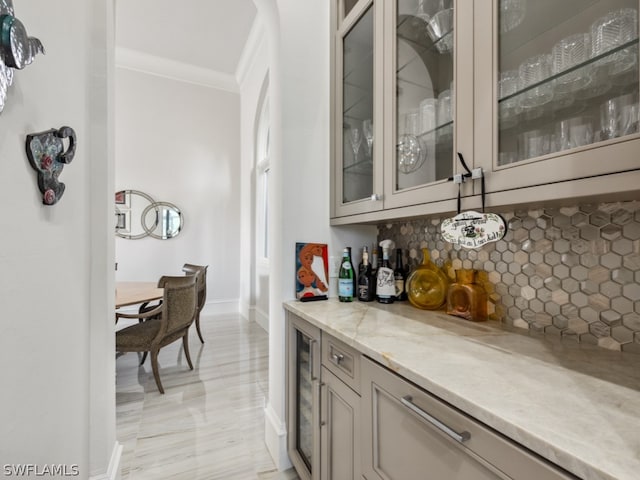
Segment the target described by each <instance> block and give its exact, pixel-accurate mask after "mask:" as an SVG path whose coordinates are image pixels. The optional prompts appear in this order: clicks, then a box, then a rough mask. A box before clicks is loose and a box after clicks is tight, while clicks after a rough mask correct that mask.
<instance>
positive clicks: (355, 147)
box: [342, 7, 374, 203]
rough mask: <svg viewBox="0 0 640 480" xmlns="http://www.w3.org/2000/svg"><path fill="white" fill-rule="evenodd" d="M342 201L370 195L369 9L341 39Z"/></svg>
mask: <svg viewBox="0 0 640 480" xmlns="http://www.w3.org/2000/svg"><path fill="white" fill-rule="evenodd" d="M342 71H343V78H342V88H343V94H342V95H343V98H342V106H343V112H342V118H343V120H342V127H343V128H342V133H343V134H342V139H343V141H342V162H343V164H342V201H343V202H344V203H348V202H353V201H355V200H361V199H364V198H369V197H370V196H371V194H372V193H373V161H372V159H373V148H374V146H373V123H372V119H373V8H372V7H369V9H368V10H367V11H366V12H365V13H364V14H363V15H362V17H360V19H359V20H358V22H357V23H356V24H355V25H354V26H353V28H352V29H351V30H350V31H349V33H347V34H346V35H345V37H344V39H343V70H342Z"/></svg>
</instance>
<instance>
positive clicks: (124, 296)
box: [116, 282, 164, 308]
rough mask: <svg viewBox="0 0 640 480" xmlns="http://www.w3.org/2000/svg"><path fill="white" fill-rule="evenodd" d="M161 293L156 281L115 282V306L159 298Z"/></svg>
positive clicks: (162, 291) (162, 292)
mask: <svg viewBox="0 0 640 480" xmlns="http://www.w3.org/2000/svg"><path fill="white" fill-rule="evenodd" d="M163 294H164V289H163V288H158V283H157V282H116V308H120V307H127V306H130V305H138V304H142V303H146V302H152V301H154V300H160V299H162V296H163Z"/></svg>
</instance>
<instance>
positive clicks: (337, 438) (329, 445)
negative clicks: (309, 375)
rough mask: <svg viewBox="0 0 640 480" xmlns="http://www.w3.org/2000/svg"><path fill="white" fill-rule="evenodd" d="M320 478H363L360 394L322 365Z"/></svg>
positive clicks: (354, 479)
mask: <svg viewBox="0 0 640 480" xmlns="http://www.w3.org/2000/svg"><path fill="white" fill-rule="evenodd" d="M321 382H322V390H321V400H320V425H321V427H320V478H321V479H322V480H361V478H362V476H361V475H362V474H361V467H360V465H361V461H360V396H359V395H358V394H357V393H356V392H354V391H353V390H351V388H349V387H348V386H347V385H346V384H345V383H344V382H342V380H340V379H339V378H338V377H336V376H335V375H334V374H333V373H331V372H330V371H329V370H327V369H326V368H325V367H324V366H323V367H322V374H321Z"/></svg>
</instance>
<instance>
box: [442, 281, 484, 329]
mask: <svg viewBox="0 0 640 480" xmlns="http://www.w3.org/2000/svg"><path fill="white" fill-rule="evenodd" d="M477 274H478V271H477V270H467V269H463V270H456V281H455V283H452V284H451V285H450V286H449V290H448V292H447V313H448V314H449V315H455V316H456V317H462V318H465V319H467V320H472V321H474V322H483V321H485V320H486V319H487V293H486V292H485V291H484V288H482V285H480V284H478V283H476V276H477Z"/></svg>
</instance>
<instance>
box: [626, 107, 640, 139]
mask: <svg viewBox="0 0 640 480" xmlns="http://www.w3.org/2000/svg"><path fill="white" fill-rule="evenodd" d="M639 121H640V105H639V104H638V102H634V103H631V104H628V105H625V106H623V107H622V121H621V132H622V135H631V134H632V133H638V123H639Z"/></svg>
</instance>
